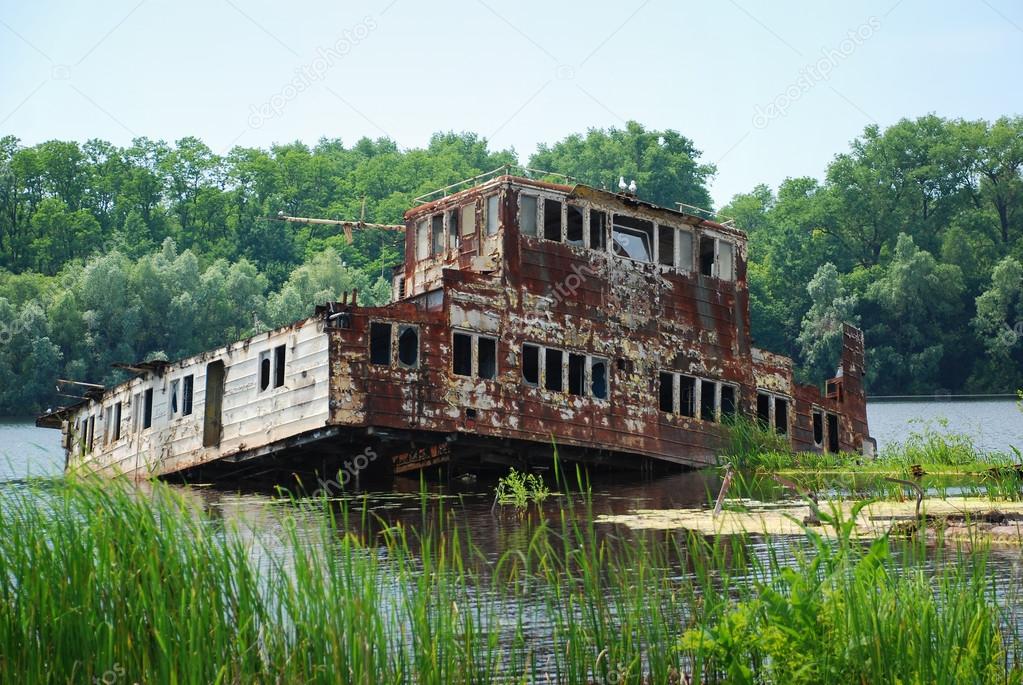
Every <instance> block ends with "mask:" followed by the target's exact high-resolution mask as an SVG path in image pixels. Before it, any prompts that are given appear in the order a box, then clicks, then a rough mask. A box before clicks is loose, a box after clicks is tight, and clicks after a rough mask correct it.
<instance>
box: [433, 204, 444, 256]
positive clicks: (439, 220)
mask: <svg viewBox="0 0 1023 685" xmlns="http://www.w3.org/2000/svg"><path fill="white" fill-rule="evenodd" d="M430 225H431V226H432V229H431V230H432V234H433V254H434V256H437V255H439V254H443V253H444V215H443V214H434V215H433V218H432V219H430Z"/></svg>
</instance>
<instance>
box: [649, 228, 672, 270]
mask: <svg viewBox="0 0 1023 685" xmlns="http://www.w3.org/2000/svg"><path fill="white" fill-rule="evenodd" d="M655 232H656V233H657V247H656V250H655V251H656V253H657V254H656V255H655V256H654V259H655V261H656V262H657V264H658V265H660V266H663V267H668V268H672V269H674V268H675V264H676V263H677V261H678V248H677V247H676V245H677V243H678V229H677V228H675V227H674V226H671V225H670V224H661V223H659V224H657V228H656V231H655ZM665 236H667V237H668V238H669V239H670V241H671V247H670V248H669V249H668V250H665V249H664V248H665V247H666V246H665V245H664V242H665V241H664V238H665ZM666 251H667V252H669V253H670V254H668V255H667V261H665V254H664V253H665V252H666Z"/></svg>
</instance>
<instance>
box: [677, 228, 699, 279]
mask: <svg viewBox="0 0 1023 685" xmlns="http://www.w3.org/2000/svg"><path fill="white" fill-rule="evenodd" d="M694 241H695V235H694V233H693V231H690V230H688V229H685V228H679V229H677V231H676V235H675V268H676V269H677V270H678V271H680V272H683V273H687V274H691V273H693V243H694ZM683 244H688V248H687V249H683V247H682V246H683ZM686 253H688V254H686Z"/></svg>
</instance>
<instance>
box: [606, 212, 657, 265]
mask: <svg viewBox="0 0 1023 685" xmlns="http://www.w3.org/2000/svg"><path fill="white" fill-rule="evenodd" d="M621 220H625V221H633V222H637V223H644V224H648V225H649V233H648V232H647V230H648V229H647V228H644V227H641V226H630V225H628V224H627V223H622V222H621ZM619 234H622V235H623V236H624V238H625V239H626V240H625V241H624V242H623V241H619V240H618V239H617V237H616V236H618V235H619ZM633 240H639V242H640V244H641V245H643V246H644V248H645V252H646V258H645V259H640V258H639V257H636V256H633V253H632V252H631V251H630V250H629V248H628V247H627V245H628V244H630V243H631V242H632V241H633ZM656 241H657V224H656V223H655V222H653V221H650V220H649V219H641V218H639V217H636V216H632V215H631V214H625V213H622V212H614V213H613V214H612V215H611V243H610V248H611V253H612V254H614V255H615V256H616V257H619V258H621V259H630V260H632V261H634V262H638V263H640V264H651V263H654V260H655V259H656V254H655V252H654V251H655V250H656V249H657V248H656V245H655V243H656ZM619 245H621V250H622V252H621V253H619V252H618V249H616V248H618V246H619Z"/></svg>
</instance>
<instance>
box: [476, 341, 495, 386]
mask: <svg viewBox="0 0 1023 685" xmlns="http://www.w3.org/2000/svg"><path fill="white" fill-rule="evenodd" d="M477 342H478V345H477V347H476V358H477V362H476V365H477V366H478V367H479V370H478V372H477V373H478V375H479V377H480V378H485V379H487V380H492V379H494V378H497V341H496V340H494V339H493V338H483V337H480V338H478V339H477Z"/></svg>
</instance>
